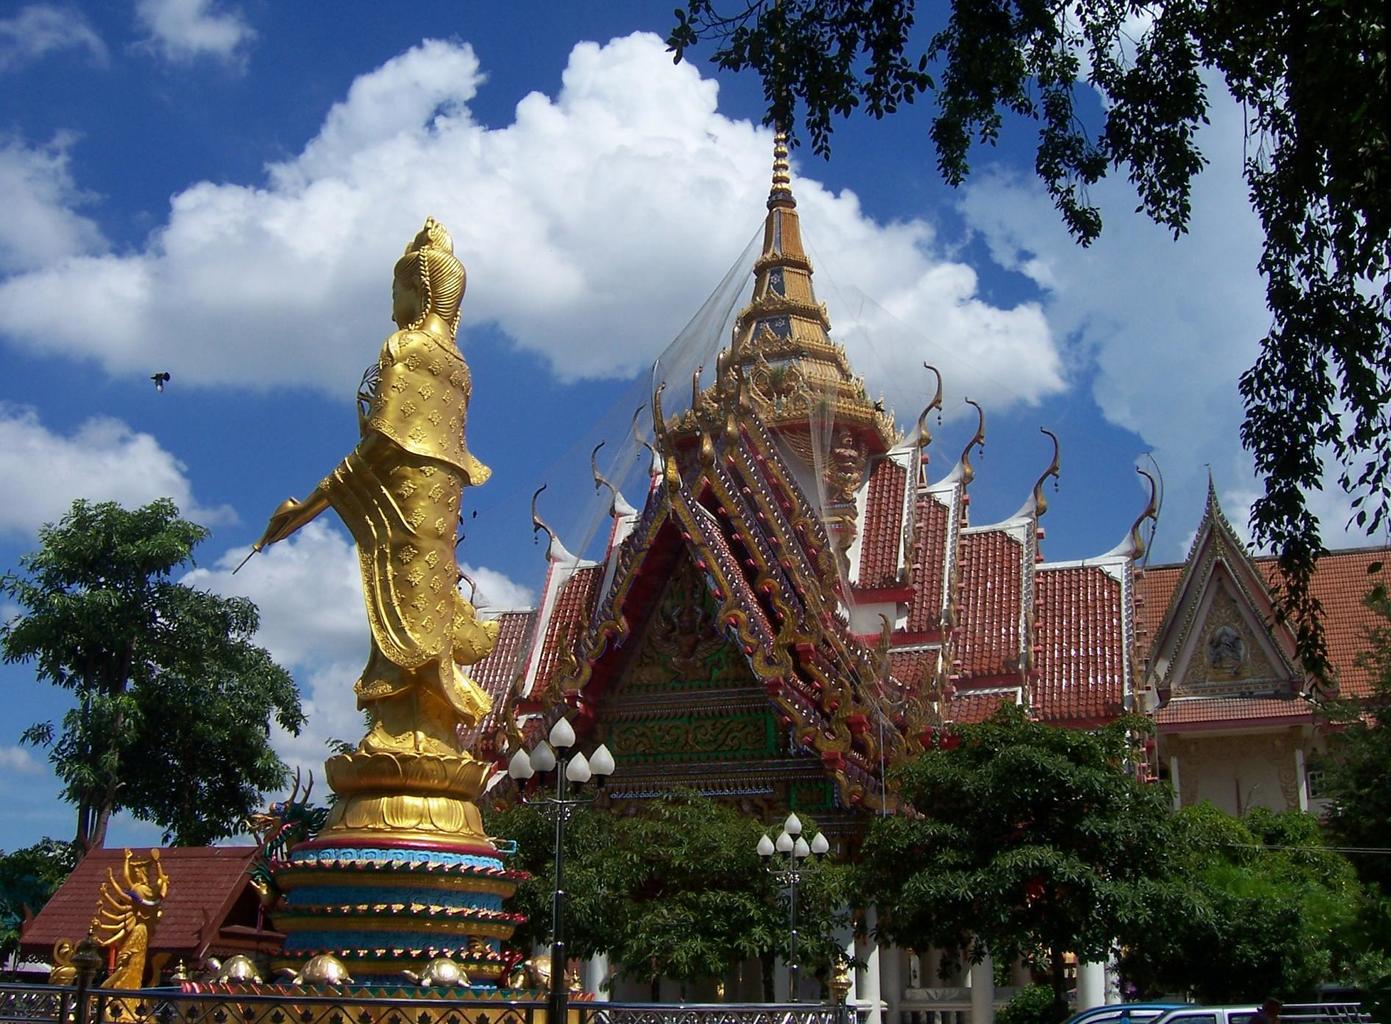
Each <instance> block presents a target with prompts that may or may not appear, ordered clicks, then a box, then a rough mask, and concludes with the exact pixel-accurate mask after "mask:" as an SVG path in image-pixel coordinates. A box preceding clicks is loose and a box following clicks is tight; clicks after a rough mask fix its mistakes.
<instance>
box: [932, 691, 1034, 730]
mask: <svg viewBox="0 0 1391 1024" xmlns="http://www.w3.org/2000/svg"><path fill="white" fill-rule="evenodd" d="M1015 693H1016V691H1014V690H1006V691H1004V692H1000V691H999V690H992V691H991V692H989V693H958V694H957V695H956V696H954V697H952V699H951V700H949V701H947V706H946V707H945V708H944V709H943V716H944V717H945V718H946V720H947V721H948V722H954V723H956V724H958V725H970V724H972V723H974V722H983V721H985V720H986V719H987V718H989V717H990V716H991V715H993V714H994V713H995V712H996V711H998V710H1000V708H1001V707H1002V706H1004V705H1005V704H1018V703H1019V700H1018V698H1017V697H1016V696H1015Z"/></svg>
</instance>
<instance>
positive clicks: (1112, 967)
mask: <svg viewBox="0 0 1391 1024" xmlns="http://www.w3.org/2000/svg"><path fill="white" fill-rule="evenodd" d="M1119 956H1120V955H1119V954H1118V953H1114V952H1113V953H1112V954H1111V956H1110V957H1109V958H1108V959H1107V961H1106V1005H1107V1006H1115V1005H1116V1004H1117V1003H1123V1002H1125V997H1124V996H1122V995H1121V964H1120V958H1119Z"/></svg>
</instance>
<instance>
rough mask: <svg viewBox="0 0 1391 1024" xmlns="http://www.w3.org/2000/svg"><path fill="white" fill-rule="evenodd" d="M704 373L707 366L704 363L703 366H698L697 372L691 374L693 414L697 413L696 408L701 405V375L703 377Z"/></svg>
mask: <svg viewBox="0 0 1391 1024" xmlns="http://www.w3.org/2000/svg"><path fill="white" fill-rule="evenodd" d="M704 372H705V364H704V363H702V364H701V365H699V366H697V367H696V368H695V371H694V372H693V373H692V374H691V411H692V412H695V408H696V406H697V405H699V404H700V375H701V374H702V373H704Z"/></svg>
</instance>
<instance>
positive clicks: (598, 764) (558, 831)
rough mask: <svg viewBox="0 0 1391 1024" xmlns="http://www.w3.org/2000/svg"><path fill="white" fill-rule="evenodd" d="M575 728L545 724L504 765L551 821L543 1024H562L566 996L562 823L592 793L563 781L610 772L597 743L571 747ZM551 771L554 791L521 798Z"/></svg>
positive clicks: (610, 762) (611, 765)
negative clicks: (541, 733)
mask: <svg viewBox="0 0 1391 1024" xmlns="http://www.w3.org/2000/svg"><path fill="white" fill-rule="evenodd" d="M574 745H575V730H574V728H573V727H572V726H571V725H570V723H569V722H568V721H566V720H565V719H563V718H562V719H559V720H558V721H557V722H556V723H555V725H553V726H551V732H550V737H549V741H547V740H542V741H541V742H540V743H538V744H536V746H535V747H533V748H532V749H531V752H530V753H528V752H527V751H525V750H520V749H519V750H518V751H517V752H516V753H515V754H513V755H512V759H511V760H510V761H509V762H508V763H507V774H508V775H510V776H511V777H512V779H513V780H514V781H515V782H517V783H518V786H517V792H518V793H519V794H522V802H523V803H539V804H541V806H542V809H543V810H544V811H545V813H547V814H549V815H550V816H551V817H552V818H554V819H555V887H554V890H553V892H552V895H551V991H550V997H549V999H548V1000H547V1003H546V1013H547V1017H548V1021H549V1024H566V1015H567V1013H568V1012H569V1001H570V994H569V991H568V989H567V988H566V986H565V964H566V956H565V825H566V823H567V822H569V820H570V816H571V815H572V814H574V813H575V808H576V807H579V806H580V805H581V804H587V803H589V802H590V801H592V800H593V799H594V798H593V797H592V796H571V795H570V792H569V783H572V782H573V783H574V784H575V785H576V786H580V785H583V784H584V783H586V782H588V781H589V780H590V779H591V778H594V779H597V780H598V782H599V785H601V786H602V785H603V784H604V780H605V779H606V778H608V776H610V775H612V774H613V769H614V763H613V755H612V754H611V753H609V748H608V747H606V746H604V745H603V744H600V745H599V747H598V748H597V749H596V750H595V751H594V753H593V754H591V755H589V757H585V756H584V754H583V753H581V752H580V751H578V750H574V751H573V752H572V749H571V748H573V747H574ZM549 771H554V772H555V795H554V796H548V797H543V798H541V799H540V800H527V798H526V796H525V794H523V793H522V786H521V783H524V782H525V781H526V780H527V779H529V778H531V777H532V776H533V775H544V774H545V773H546V772H549Z"/></svg>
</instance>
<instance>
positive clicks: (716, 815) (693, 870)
mask: <svg viewBox="0 0 1391 1024" xmlns="http://www.w3.org/2000/svg"><path fill="white" fill-rule="evenodd" d="M489 829H490V830H491V831H494V832H497V833H499V834H500V835H505V836H506V837H507V838H509V839H514V840H516V841H517V845H518V857H519V860H520V866H521V867H523V868H525V869H526V870H528V871H530V872H532V874H533V875H534V877H533V879H532V880H531V881H530V882H527V883H524V884H523V885H522V886H520V887H519V888H518V890H517V895H516V896H514V897H513V901H512V904H511V907H512V908H513V909H515V910H517V911H520V912H522V913H525V914H526V915H527V916H528V918H529V919H530V920H529V921H528V924H527V925H526V926H524V927H523V928H522V929H519V930H518V932H517V934H516V936H515V937H514V941H515V942H517V943H518V944H519V945H522V946H524V947H525V946H526V945H527V944H530V943H543V942H545V941H546V940H547V937H548V936H549V934H550V899H551V877H552V876H551V870H552V868H551V865H552V849H553V843H554V832H553V830H552V828H551V826H550V825H549V822H548V821H547V820H546V818H545V816H544V815H543V814H542V813H541V812H540V811H539V810H538V809H537V808H535V807H514V808H511V809H508V810H505V811H501V812H495V813H494V814H493V815H492V816H491V817H490V823H489ZM760 831H761V829H760V826H759V824H758V823H757V822H754V821H752V820H750V819H748V818H745V817H743V816H742V815H740V814H739V813H738V812H736V811H734V810H732V809H730V808H728V807H725V806H723V805H721V804H718V803H716V802H715V801H713V800H709V799H706V798H704V797H701V796H698V795H696V794H693V793H678V794H675V795H673V796H670V797H667V798H665V799H661V800H654V801H652V802H651V804H650V805H649V806H648V807H647V808H646V809H645V811H644V813H642V814H639V815H636V816H631V817H618V816H615V815H610V814H607V813H605V812H602V811H588V812H582V813H579V814H577V815H575V817H574V818H572V819H571V821H570V824H569V825H568V826H567V828H566V853H565V857H566V859H565V875H566V886H565V888H566V892H567V894H568V897H569V914H568V916H567V918H566V945H567V947H568V952H569V953H570V954H571V955H573V956H578V957H588V956H592V955H593V954H595V953H599V952H605V953H608V954H610V955H611V956H612V957H613V959H614V960H615V961H617V962H618V963H619V964H620V965H621V970H622V973H623V974H624V976H626V977H628V978H631V979H633V980H636V981H644V982H647V983H648V984H650V985H652V986H653V988H654V989H655V988H656V986H657V984H658V982H660V980H661V979H662V978H670V979H672V980H675V981H678V982H681V983H682V985H683V986H684V985H685V984H686V983H689V982H692V981H696V980H699V979H703V978H713V977H719V976H720V975H722V974H723V973H724V972H725V971H726V970H728V969H729V968H731V967H733V966H734V965H736V964H738V963H740V962H741V961H744V960H749V959H753V958H760V959H762V960H763V961H764V964H765V989H766V988H767V987H768V985H769V983H770V981H771V975H770V974H769V972H770V971H771V968H772V957H773V955H774V954H775V953H779V952H783V951H785V949H786V941H787V909H786V906H785V903H784V902H783V900H782V899H781V898H780V896H779V894H778V891H777V887H776V885H775V883H774V881H773V879H772V877H771V876H770V875H769V874H768V872H767V871H766V870H765V868H764V865H763V863H762V861H761V859H760V858H759V856H758V854H757V853H756V852H755V848H756V846H757V844H758V837H759V835H760ZM809 874H810V875H811V877H810V879H809V880H808V881H807V883H806V884H805V886H804V888H803V889H802V890H801V892H800V893H799V897H800V913H799V931H800V933H801V946H800V949H801V956H800V960H801V962H802V963H803V965H804V966H807V967H809V968H811V969H812V970H815V969H816V968H818V967H824V966H825V964H826V963H827V962H828V961H829V958H830V955H831V949H832V943H831V937H830V936H831V931H832V928H833V927H834V925H835V924H836V923H838V921H837V916H836V915H837V913H838V912H839V910H840V908H841V907H842V906H843V905H844V903H845V900H846V894H847V892H846V887H845V872H844V870H843V869H842V868H840V867H839V866H838V865H834V864H829V863H828V864H822V865H820V866H819V869H815V868H814V869H812V871H811V872H810V873H809ZM654 998H655V995H654Z"/></svg>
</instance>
